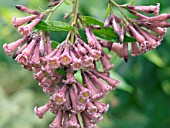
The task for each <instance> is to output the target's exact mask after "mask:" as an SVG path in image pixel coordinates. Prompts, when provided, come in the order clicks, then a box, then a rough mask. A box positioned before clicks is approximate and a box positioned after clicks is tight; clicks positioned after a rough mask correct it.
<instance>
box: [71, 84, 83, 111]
mask: <svg viewBox="0 0 170 128" xmlns="http://www.w3.org/2000/svg"><path fill="white" fill-rule="evenodd" d="M73 86H74V85H73ZM70 99H71V103H72V110H71V112H72V113H75V114H78V113H80V112H82V111H84V109H85V106H84V105H81V104H78V103H77V93H75V91H74V89H73V87H72V88H71V89H70Z"/></svg>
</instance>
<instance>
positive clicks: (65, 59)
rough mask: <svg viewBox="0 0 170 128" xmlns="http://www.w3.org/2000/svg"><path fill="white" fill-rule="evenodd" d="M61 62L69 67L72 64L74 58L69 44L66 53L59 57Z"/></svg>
mask: <svg viewBox="0 0 170 128" xmlns="http://www.w3.org/2000/svg"><path fill="white" fill-rule="evenodd" d="M59 61H60V63H61V64H63V65H69V64H70V63H71V62H72V58H71V56H70V50H69V44H67V46H66V47H65V49H64V52H63V53H62V54H61V56H60V57H59Z"/></svg>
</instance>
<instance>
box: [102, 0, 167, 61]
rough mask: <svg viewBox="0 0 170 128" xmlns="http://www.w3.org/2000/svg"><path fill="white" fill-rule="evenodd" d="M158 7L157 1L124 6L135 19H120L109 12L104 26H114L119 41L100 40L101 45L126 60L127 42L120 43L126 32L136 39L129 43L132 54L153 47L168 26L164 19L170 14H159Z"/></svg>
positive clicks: (157, 44)
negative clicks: (151, 3) (149, 4)
mask: <svg viewBox="0 0 170 128" xmlns="http://www.w3.org/2000/svg"><path fill="white" fill-rule="evenodd" d="M159 7H160V4H159V3H158V4H157V5H156V6H153V5H151V6H131V5H126V6H124V8H125V9H127V10H128V11H129V12H130V13H131V14H133V15H134V16H137V19H134V18H133V19H132V18H131V19H126V20H122V19H121V18H119V17H118V16H117V15H115V14H112V13H111V14H110V16H109V17H108V18H107V19H106V21H105V24H104V26H105V27H108V26H111V27H112V28H114V32H115V33H116V34H117V36H118V37H119V41H120V43H116V42H115V43H114V42H113V43H111V42H106V41H100V43H101V45H102V46H104V47H107V48H109V49H111V50H112V51H114V52H115V53H117V55H118V56H119V57H120V58H122V57H124V59H125V61H127V60H128V54H129V53H128V45H129V43H122V42H123V40H124V35H125V34H126V33H128V34H129V35H130V36H131V37H134V38H135V39H136V42H133V43H131V48H132V53H131V55H132V56H137V55H140V54H143V53H145V52H147V51H149V50H153V49H155V48H156V47H157V46H159V45H160V44H161V41H162V39H163V37H164V35H165V33H166V27H169V26H170V23H169V22H167V21H166V20H167V19H169V18H170V15H169V14H160V15H159V9H160V8H159ZM140 12H142V13H149V14H155V15H156V16H151V17H149V16H145V15H144V14H142V13H140ZM110 43H111V44H110Z"/></svg>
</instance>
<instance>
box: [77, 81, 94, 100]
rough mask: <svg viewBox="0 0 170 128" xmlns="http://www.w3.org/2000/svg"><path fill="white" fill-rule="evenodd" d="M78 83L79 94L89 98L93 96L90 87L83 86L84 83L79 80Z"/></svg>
mask: <svg viewBox="0 0 170 128" xmlns="http://www.w3.org/2000/svg"><path fill="white" fill-rule="evenodd" d="M76 85H77V87H78V89H79V95H81V96H82V97H83V98H84V99H88V98H89V97H90V96H91V91H90V90H89V89H87V88H85V87H83V85H82V84H80V83H79V82H77V83H76Z"/></svg>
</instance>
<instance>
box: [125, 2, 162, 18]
mask: <svg viewBox="0 0 170 128" xmlns="http://www.w3.org/2000/svg"><path fill="white" fill-rule="evenodd" d="M127 7H128V9H132V10H136V11H140V12H144V13H154V14H155V15H158V14H159V9H160V3H157V5H156V6H153V5H151V6H130V5H128V6H127Z"/></svg>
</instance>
